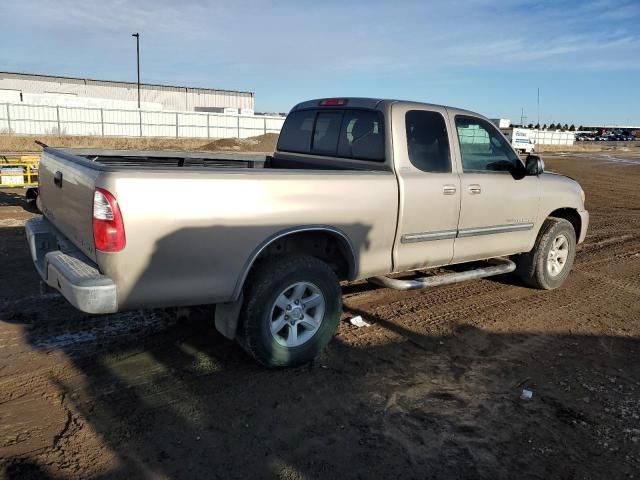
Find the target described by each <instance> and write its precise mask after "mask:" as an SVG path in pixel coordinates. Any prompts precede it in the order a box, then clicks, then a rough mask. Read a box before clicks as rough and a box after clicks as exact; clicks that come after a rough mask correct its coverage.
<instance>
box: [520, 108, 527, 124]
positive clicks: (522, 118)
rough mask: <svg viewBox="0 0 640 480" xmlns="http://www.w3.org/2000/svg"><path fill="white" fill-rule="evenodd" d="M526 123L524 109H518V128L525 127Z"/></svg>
mask: <svg viewBox="0 0 640 480" xmlns="http://www.w3.org/2000/svg"><path fill="white" fill-rule="evenodd" d="M526 121H527V117H525V116H524V107H521V108H520V126H521V127H523V128H524V127H525V126H526V125H525V122H526Z"/></svg>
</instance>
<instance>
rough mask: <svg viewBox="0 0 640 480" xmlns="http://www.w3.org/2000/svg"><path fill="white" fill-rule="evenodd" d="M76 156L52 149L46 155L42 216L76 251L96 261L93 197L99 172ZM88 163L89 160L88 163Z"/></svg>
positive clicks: (42, 161)
mask: <svg viewBox="0 0 640 480" xmlns="http://www.w3.org/2000/svg"><path fill="white" fill-rule="evenodd" d="M74 158H75V157H74V156H73V155H69V154H66V153H64V152H62V151H60V150H56V149H49V150H47V151H45V152H44V153H43V154H42V157H41V159H40V167H39V185H38V188H39V191H40V200H41V203H42V213H43V214H44V216H45V217H46V218H47V219H48V220H49V221H50V222H51V223H53V225H54V226H55V227H56V228H58V229H59V230H60V231H61V232H62V233H63V234H64V235H65V236H66V237H67V238H68V239H69V240H70V241H71V242H72V243H73V244H74V245H75V246H76V247H78V248H79V249H80V250H81V251H82V252H83V253H84V254H85V255H87V256H88V257H89V258H91V259H92V260H94V261H95V246H94V241H93V223H92V222H93V193H94V190H95V179H96V177H97V175H98V173H99V172H98V171H97V170H94V169H92V168H90V167H89V166H88V165H83V163H84V162H82V160H81V162H82V163H78V162H76V161H74ZM86 162H87V163H88V160H87V161H86Z"/></svg>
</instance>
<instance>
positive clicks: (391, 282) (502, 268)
mask: <svg viewBox="0 0 640 480" xmlns="http://www.w3.org/2000/svg"><path fill="white" fill-rule="evenodd" d="M488 261H489V262H491V263H493V264H494V265H491V266H490V267H482V268H474V269H473V270H467V271H466V272H454V273H445V274H443V275H434V276H432V277H422V278H417V279H414V280H399V279H396V278H389V277H372V278H369V279H367V280H368V281H369V282H371V283H374V284H376V285H380V286H381V287H387V288H393V289H394V290H417V289H419V288H427V287H437V286H440V285H449V284H451V283H458V282H465V281H467V280H475V279H477V278H484V277H491V276H493V275H501V274H503V273H510V272H513V271H514V270H515V269H516V264H515V263H514V262H512V261H511V260H509V259H507V258H492V259H491V260H488Z"/></svg>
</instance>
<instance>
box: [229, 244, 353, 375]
mask: <svg viewBox="0 0 640 480" xmlns="http://www.w3.org/2000/svg"><path fill="white" fill-rule="evenodd" d="M244 298H245V303H244V305H243V307H242V310H241V313H240V325H239V331H238V341H239V343H240V345H242V347H243V348H244V349H245V350H246V351H247V352H248V353H249V354H250V355H252V356H253V357H254V358H255V359H256V360H258V361H259V362H260V363H262V364H263V365H266V366H269V367H288V366H293V365H299V364H302V363H306V362H308V361H311V360H312V359H313V358H314V357H316V356H317V355H318V354H319V353H320V351H321V350H322V349H323V348H324V347H325V346H326V345H327V344H328V343H329V341H330V340H331V338H332V337H333V335H334V333H335V331H336V329H337V326H338V321H339V320H340V314H341V313H342V292H341V290H340V284H339V282H338V278H337V277H336V275H335V273H334V272H333V270H332V269H331V268H330V267H329V266H328V265H327V264H326V263H324V262H323V261H321V260H319V259H317V258H315V257H312V256H310V255H287V256H278V257H273V258H271V259H268V260H265V261H263V262H262V263H261V264H260V265H258V266H257V267H256V268H255V269H254V271H253V272H252V273H251V275H250V277H249V278H248V279H247V286H246V288H245V291H244Z"/></svg>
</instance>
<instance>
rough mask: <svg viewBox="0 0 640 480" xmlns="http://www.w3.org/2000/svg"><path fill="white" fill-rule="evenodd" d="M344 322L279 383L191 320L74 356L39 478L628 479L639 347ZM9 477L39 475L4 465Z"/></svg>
mask: <svg viewBox="0 0 640 480" xmlns="http://www.w3.org/2000/svg"><path fill="white" fill-rule="evenodd" d="M347 313H348V314H349V315H357V314H361V315H364V316H365V318H367V319H368V320H369V321H371V322H372V323H373V325H372V326H371V327H369V328H361V329H356V328H355V327H352V326H350V325H348V326H347V325H346V324H344V325H343V326H342V327H341V329H340V331H341V333H340V334H339V335H338V336H337V337H336V338H335V339H334V341H333V342H332V343H331V344H330V346H329V348H328V349H327V351H326V353H325V354H324V355H323V356H322V357H321V358H320V359H319V360H318V361H316V362H315V363H313V364H310V365H307V366H304V367H300V368H296V369H290V370H265V369H263V368H262V367H260V366H258V365H256V364H255V363H254V362H253V361H252V360H251V359H249V358H247V357H246V356H245V354H244V353H243V352H242V351H241V350H240V349H239V348H238V347H237V346H236V345H235V344H234V343H233V342H230V341H227V340H226V339H224V338H222V337H221V336H219V335H218V334H217V333H215V331H214V329H213V328H212V325H211V322H210V319H209V318H208V317H207V316H205V315H203V314H197V315H194V316H192V317H191V318H189V319H188V320H185V321H182V322H181V323H179V324H175V325H173V326H171V327H169V328H168V329H167V330H165V331H163V332H161V333H160V334H158V335H156V336H154V337H151V338H148V339H147V340H144V341H143V342H142V343H141V342H140V340H139V339H137V338H135V336H131V337H130V338H129V339H127V340H126V341H120V343H119V344H117V345H112V346H111V348H110V352H109V353H108V354H106V353H105V354H99V355H97V356H92V357H87V356H85V357H82V356H81V357H79V358H78V355H77V352H76V351H74V352H70V355H69V357H70V358H72V359H73V362H74V364H75V367H76V368H77V369H78V370H79V372H81V375H80V376H78V375H76V376H71V377H68V378H55V377H52V378H51V380H52V381H53V382H55V384H56V385H57V386H58V388H59V389H60V391H61V392H62V394H63V398H64V399H65V400H64V402H65V408H66V410H67V411H68V412H69V419H68V422H67V425H66V426H65V429H64V431H63V432H61V434H60V438H58V439H57V440H56V446H55V450H56V452H55V453H54V454H51V455H50V456H49V457H45V458H49V460H50V461H51V464H49V465H48V469H45V470H46V471H51V469H52V468H53V470H56V471H59V472H60V475H61V478H66V477H67V476H74V477H75V476H79V477H82V476H84V475H83V471H86V470H87V469H90V467H91V465H92V464H93V465H95V464H96V463H99V462H100V461H101V456H102V455H103V454H104V453H105V452H109V453H110V454H111V455H112V456H113V457H114V458H115V461H113V462H111V464H109V465H106V466H105V467H106V468H105V470H104V472H103V473H102V474H101V475H99V478H142V477H145V476H159V477H161V478H165V477H166V478H265V477H267V478H372V477H375V478H512V477H513V476H514V475H515V474H517V476H519V477H523V478H551V477H553V478H605V476H609V475H610V474H611V472H616V475H614V476H617V478H621V477H623V476H625V475H630V474H632V473H633V471H634V470H633V469H634V468H636V469H637V467H638V465H640V463H638V462H640V459H639V458H638V453H637V446H638V444H637V443H634V440H633V439H632V437H633V435H634V434H633V431H636V432H640V430H637V429H638V427H640V422H639V421H638V418H637V413H638V412H639V409H638V407H639V405H638V392H639V389H640V383H639V382H638V378H640V371H639V368H640V367H639V366H638V365H636V364H629V359H631V358H638V355H639V354H640V342H639V341H638V340H637V339H635V338H616V337H595V336H594V337H589V336H574V335H549V334H540V335H536V334H528V335H526V334H495V333H487V332H485V331H483V330H480V329H477V328H475V327H468V326H467V327H461V328H458V330H457V331H456V332H454V334H453V335H450V336H440V337H437V336H425V335H419V334H417V333H415V332H412V331H409V330H408V329H406V328H405V327H404V326H403V325H401V324H399V323H393V322H389V321H387V320H385V319H383V318H380V317H376V316H375V315H371V314H369V313H367V312H364V311H360V310H357V309H353V308H347ZM78 328H80V327H78ZM32 336H33V338H31V339H30V340H31V341H32V343H36V344H37V343H38V342H41V341H42V338H37V337H38V334H37V333H36V332H35V331H34V333H32ZM376 337H377V338H376ZM381 340H382V341H381ZM62 348H63V349H64V348H65V347H64V346H63V347H62ZM594 354H595V355H597V356H598V358H599V361H598V362H592V363H589V362H587V363H583V362H582V359H583V357H584V356H593V355H594ZM581 364H584V365H585V366H583V367H581V368H576V365H581ZM523 388H528V389H531V390H532V391H533V392H534V393H533V399H532V400H530V401H526V400H521V399H520V398H519V396H520V394H521V390H522V389H523ZM620 398H622V399H623V400H622V401H620V400H619V399H620ZM633 415H636V416H635V417H633ZM612 418H613V419H618V420H615V421H613V423H612ZM616 421H618V423H619V425H616V423H615V422H616ZM634 428H635V430H633V429H634ZM625 429H626V430H625ZM630 429H631V430H630ZM89 432H95V434H96V435H97V436H98V437H99V438H100V439H101V443H102V444H103V449H102V450H98V451H91V449H89V448H87V447H86V446H85V444H83V443H82V442H83V436H86V435H88V434H89ZM629 432H631V433H629ZM635 441H637V439H636V440H635ZM634 449H635V450H634ZM634 451H635V452H636V453H633V452H634ZM56 458H60V459H64V460H63V461H62V462H61V463H58V462H59V460H55V459H56ZM634 462H635V463H634ZM34 472H35V473H34ZM636 472H637V470H636ZM5 473H6V475H7V477H8V478H25V477H26V478H29V475H32V478H37V477H38V475H39V474H40V473H41V467H40V466H38V464H37V463H33V462H32V461H30V460H28V461H26V463H25V460H24V459H22V460H20V459H14V460H13V461H10V462H9V463H8V464H7V468H6V469H5ZM38 478H39V477H38Z"/></svg>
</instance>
